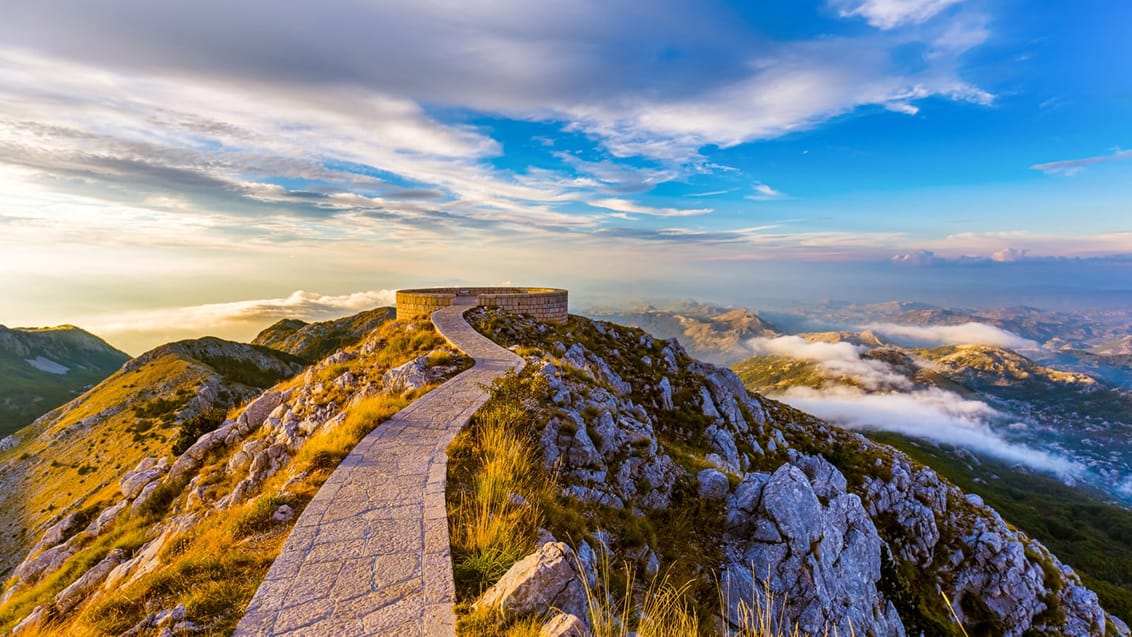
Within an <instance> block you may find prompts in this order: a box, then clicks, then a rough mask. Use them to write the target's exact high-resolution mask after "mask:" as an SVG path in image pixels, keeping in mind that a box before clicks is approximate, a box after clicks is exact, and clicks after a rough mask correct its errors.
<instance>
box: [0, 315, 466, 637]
mask: <svg viewBox="0 0 1132 637" xmlns="http://www.w3.org/2000/svg"><path fill="white" fill-rule="evenodd" d="M355 324H356V325H358V326H361V327H359V328H358V329H359V330H364V328H365V325H366V324H368V320H366V319H364V318H361V319H359V320H358V321H357V322H356V323H355ZM346 340H349V339H348V338H347V339H346ZM352 341H353V342H348V343H347V345H346V347H345V348H343V349H338V350H337V351H335V352H334V353H333V354H332V355H330V356H328V357H326V358H324V359H323V360H321V361H319V362H318V363H317V364H315V365H312V366H307V365H305V364H304V363H303V362H302V361H301V360H300V359H298V358H296V357H294V356H291V355H289V354H285V353H282V352H278V351H275V350H272V349H269V348H267V347H263V346H251V345H246V344H240V343H232V342H228V341H222V340H220V339H215V338H205V339H198V340H193V341H181V342H178V343H172V344H169V345H165V346H162V347H159V348H157V349H155V350H153V351H151V352H147V353H146V354H143V355H142V356H139V357H138V358H136V359H134V360H132V361H130V363H129V364H128V365H126V366H125V367H124V368H123V369H122V370H121V371H120V372H119V373H118V374H115V375H114V376H112V377H111V378H109V379H107V380H106V381H104V382H103V383H101V384H100V385H98V386H97V387H95V388H94V389H93V390H91V391H90V392H88V393H86V394H84V395H83V396H82V397H80V398H78V399H76V400H75V401H73V402H71V403H69V404H67V405H65V406H64V407H61V408H60V409H58V410H56V411H54V412H52V413H50V414H48V415H46V416H44V417H43V418H41V419H40V420H38V421H37V422H36V423H35V424H34V425H32V426H31V427H29V428H26V429H24V430H22V431H21V432H20V433H19V435H18V437H17V438H14V439H13V441H14V443H13V444H12V445H11V446H10V447H9V448H8V449H6V450H5V451H3V452H2V453H0V480H3V482H4V489H3V493H2V497H3V498H4V499H3V501H2V504H3V506H4V508H5V512H6V515H5V516H3V523H4V525H5V529H4V530H5V534H4V536H3V537H2V541H3V549H4V550H3V551H2V555H3V556H4V557H5V559H6V562H5V563H4V565H3V568H4V570H5V572H6V573H7V575H8V576H7V579H6V582H5V584H4V592H3V594H2V596H0V630H10V631H14V632H15V633H22V632H25V631H31V632H32V633H35V632H36V631H41V632H42V633H43V634H75V635H83V634H98V635H118V634H129V635H151V634H152V635H156V634H159V633H160V634H163V635H168V634H198V633H210V634H211V633H214V632H216V631H219V632H222V633H223V632H229V631H230V630H231V629H232V627H233V626H234V625H235V622H236V621H237V620H238V619H239V616H240V614H241V613H242V611H243V607H244V606H245V605H246V604H247V601H248V600H249V599H250V598H251V595H252V593H253V592H254V590H255V587H256V585H257V584H258V581H259V580H260V579H262V577H263V575H264V573H265V572H266V570H267V568H268V566H270V564H271V561H272V559H273V557H274V555H275V552H276V551H278V548H279V545H280V544H281V542H282V539H283V538H285V537H286V534H287V531H288V530H289V528H290V525H291V524H293V522H294V518H295V517H296V514H297V513H298V512H301V510H302V508H303V507H304V506H305V504H306V502H308V501H309V499H310V497H311V496H313V494H314V493H315V492H316V491H317V488H318V486H319V485H320V484H321V482H322V481H324V480H325V479H326V477H327V476H328V475H329V472H330V471H331V470H332V469H333V468H334V466H336V465H337V463H338V462H339V461H340V460H341V459H342V458H343V457H345V454H346V452H348V451H349V448H351V447H352V446H353V444H354V443H356V442H357V440H358V439H360V437H361V436H362V435H364V433H365V432H367V431H368V430H369V429H371V428H372V427H373V426H375V425H376V424H378V423H379V422H380V421H381V420H383V419H385V418H387V417H388V416H389V415H391V414H392V413H394V412H396V410H397V409H399V408H400V407H402V406H404V405H406V404H408V402H410V401H411V400H412V398H413V397H414V396H415V395H416V393H417V392H419V391H423V390H424V389H427V387H429V386H431V385H432V384H435V383H436V382H437V381H438V380H440V379H442V378H444V377H446V376H448V375H451V374H453V373H456V372H457V371H459V369H461V368H462V367H463V365H464V363H463V361H462V359H461V358H460V357H459V356H458V355H456V354H455V353H453V352H451V351H448V350H447V349H446V348H445V346H444V343H443V340H442V339H440V338H439V337H438V336H437V335H436V334H435V332H434V331H433V330H432V328H431V325H430V324H428V323H427V322H425V323H412V322H410V323H398V324H396V325H395V326H392V327H390V328H389V329H386V330H382V329H380V328H378V329H374V330H365V331H363V332H361V333H358V332H355V333H354V335H353V338H352Z"/></svg>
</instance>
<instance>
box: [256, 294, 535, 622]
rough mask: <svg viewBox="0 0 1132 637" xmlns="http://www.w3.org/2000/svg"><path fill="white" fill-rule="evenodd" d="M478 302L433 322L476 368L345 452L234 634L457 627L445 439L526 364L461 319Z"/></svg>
mask: <svg viewBox="0 0 1132 637" xmlns="http://www.w3.org/2000/svg"><path fill="white" fill-rule="evenodd" d="M474 299H475V297H471V298H470V299H468V300H469V301H471V302H474ZM469 307H470V306H469V305H454V306H451V307H446V308H442V309H440V310H437V311H436V312H434V313H433V315H432V322H433V323H434V324H435V325H436V327H437V329H438V330H439V331H440V333H441V334H443V335H444V337H445V338H447V339H448V341H449V342H451V343H452V344H453V345H455V346H456V347H458V348H459V349H460V350H462V351H463V352H464V353H466V354H468V355H469V356H471V357H473V358H474V359H475V361H476V364H475V366H474V367H473V368H472V369H469V370H467V371H465V372H463V373H462V374H460V375H458V376H456V377H455V378H452V379H451V380H449V381H448V382H446V383H444V384H443V385H441V386H440V387H437V388H436V389H434V390H432V391H431V392H429V393H428V394H425V395H424V396H423V397H421V398H419V399H417V400H416V401H414V402H413V403H412V404H411V405H409V406H408V407H406V408H405V409H402V410H401V411H399V412H398V413H397V414H396V415H394V416H393V418H391V419H389V420H388V421H387V422H385V423H384V424H382V425H381V426H380V427H378V428H377V429H375V430H374V431H373V432H372V433H370V434H369V435H368V436H366V437H365V438H364V439H363V440H362V441H361V442H360V443H358V446H357V447H355V448H354V450H353V451H352V452H350V455H349V456H347V457H346V459H345V460H343V461H342V464H341V465H339V466H338V468H337V469H336V470H335V471H334V473H333V474H331V476H330V478H329V479H328V480H327V481H326V484H324V485H323V486H322V488H321V489H320V490H319V492H318V493H317V494H316V495H315V497H314V499H313V500H311V502H310V504H308V505H307V508H306V509H305V510H304V511H303V514H302V515H301V516H299V519H298V521H297V522H296V523H295V528H294V529H293V530H292V531H291V535H290V536H289V537H288V538H287V541H286V543H285V544H284V545H283V550H282V551H281V552H280V554H279V557H278V558H276V559H275V562H274V564H272V566H271V570H270V571H268V573H267V577H266V578H265V579H264V581H263V583H262V584H261V585H260V587H259V590H257V591H256V594H255V597H253V598H252V601H251V604H249V606H248V610H247V613H246V614H245V615H244V618H243V619H242V620H240V624H239V626H237V628H236V632H235V634H236V635H240V636H250V635H272V636H284V635H286V636H298V635H311V636H316V635H317V636H323V635H327V636H331V637H347V636H351V635H390V636H397V637H401V636H414V637H415V636H422V637H423V636H425V635H438V636H439V635H444V636H449V637H450V636H452V635H454V634H455V622H456V618H455V614H454V612H453V601H454V597H455V592H454V587H453V583H452V560H451V555H450V554H449V544H448V519H447V514H446V511H445V506H444V482H445V476H446V473H447V466H448V456H447V449H448V445H449V443H451V442H452V439H453V438H454V437H455V436H456V434H457V433H458V432H459V431H460V429H462V428H463V427H464V425H466V424H467V422H468V420H469V419H470V418H471V417H472V414H474V413H475V412H476V410H477V409H479V408H480V407H481V406H482V405H483V403H484V402H485V401H486V400H487V393H486V392H485V391H483V390H482V389H481V386H483V385H487V384H489V383H490V382H491V381H492V380H493V379H495V378H497V377H499V376H501V375H503V374H504V373H505V372H507V371H508V370H510V369H518V368H520V367H522V365H523V361H522V359H521V358H519V357H518V356H516V355H515V354H513V353H511V352H509V351H507V350H505V349H503V348H501V347H499V346H498V345H496V344H495V343H492V342H491V341H490V340H488V339H487V338H485V337H484V336H482V335H480V334H479V333H477V332H476V331H475V330H473V329H472V328H471V326H469V325H468V324H467V322H465V321H464V318H463V313H464V311H465V310H467V309H468V308H469Z"/></svg>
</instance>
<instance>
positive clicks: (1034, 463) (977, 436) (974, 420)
mask: <svg viewBox="0 0 1132 637" xmlns="http://www.w3.org/2000/svg"><path fill="white" fill-rule="evenodd" d="M778 398H780V399H781V400H784V401H785V402H787V403H789V404H790V405H792V406H794V407H797V408H798V409H801V410H803V411H806V412H809V413H811V414H814V415H816V416H818V417H820V418H825V419H827V420H830V421H832V422H835V423H837V424H839V425H842V426H845V427H849V428H853V429H881V430H885V431H894V432H897V433H901V434H905V435H908V436H912V437H915V438H921V439H925V440H930V441H932V442H936V443H942V444H949V445H956V446H960V447H966V448H968V449H973V450H976V451H979V452H982V453H986V454H988V455H990V456H993V457H996V458H999V459H1001V460H1005V461H1007V462H1010V463H1018V464H1023V465H1026V466H1029V467H1033V468H1035V469H1039V470H1042V471H1047V472H1052V473H1055V474H1057V475H1059V476H1063V477H1079V476H1081V475H1082V474H1084V473H1085V468H1084V467H1083V466H1082V465H1080V464H1079V463H1076V462H1073V461H1071V460H1068V459H1066V458H1063V457H1060V456H1056V455H1054V454H1050V453H1047V452H1045V451H1039V450H1036V449H1033V448H1030V447H1028V446H1025V445H1022V444H1017V443H1014V442H1010V441H1008V440H1006V439H1004V438H1003V437H1002V436H1000V435H998V434H996V433H995V432H994V431H993V430H992V429H991V428H990V427H989V426H988V424H987V421H988V420H990V419H994V418H998V417H1001V414H1000V413H999V412H997V411H996V410H994V409H993V408H992V407H990V406H989V405H987V404H986V403H984V402H981V401H978V400H969V399H965V398H962V397H960V396H959V395H957V394H954V393H952V392H948V391H944V390H941V389H938V388H931V389H924V390H916V391H913V392H907V393H872V394H870V393H865V392H863V391H861V390H859V389H856V388H852V387H844V386H839V387H834V388H831V389H827V390H824V391H815V390H812V389H809V388H803V387H796V388H792V389H791V390H789V391H788V392H786V393H785V394H784V395H782V396H779V397H778Z"/></svg>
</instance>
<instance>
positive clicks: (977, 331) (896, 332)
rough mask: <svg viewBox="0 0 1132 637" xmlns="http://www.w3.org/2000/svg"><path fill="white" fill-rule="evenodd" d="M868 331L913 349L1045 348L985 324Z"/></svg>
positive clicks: (883, 327) (878, 325) (879, 326)
mask: <svg viewBox="0 0 1132 637" xmlns="http://www.w3.org/2000/svg"><path fill="white" fill-rule="evenodd" d="M867 328H868V329H870V330H872V331H873V332H875V333H877V334H879V335H880V336H881V337H883V338H887V339H889V340H891V341H893V342H895V343H898V344H901V345H908V346H913V347H935V346H939V345H991V346H995V347H1006V348H1009V349H1015V350H1035V349H1039V348H1040V347H1041V346H1040V345H1038V343H1036V342H1034V341H1032V340H1030V339H1028V338H1022V337H1021V336H1018V335H1017V334H1014V333H1012V332H1008V331H1007V330H1004V329H1001V328H998V327H995V326H993V325H986V324H984V323H974V322H971V323H964V324H962V325H929V326H918V325H897V324H895V323H874V324H872V325H868V326H867Z"/></svg>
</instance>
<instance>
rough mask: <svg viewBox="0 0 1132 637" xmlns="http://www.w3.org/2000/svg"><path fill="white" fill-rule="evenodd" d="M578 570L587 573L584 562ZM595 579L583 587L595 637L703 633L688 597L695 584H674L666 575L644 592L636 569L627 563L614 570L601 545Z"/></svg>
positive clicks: (584, 580) (695, 635)
mask: <svg viewBox="0 0 1132 637" xmlns="http://www.w3.org/2000/svg"><path fill="white" fill-rule="evenodd" d="M578 570H579V571H580V572H585V568H584V567H583V566H582V564H581V563H579V564H578ZM593 576H594V579H593V582H591V581H590V580H589V579H588V578H587V577H583V578H582V584H583V588H584V590H585V594H586V602H587V606H588V607H589V617H588V619H589V622H590V626H591V627H592V632H593V635H594V637H628V636H629V635H636V636H637V637H698V636H699V635H700V634H701V630H700V620H699V616H698V614H697V613H696V609H695V604H694V602H693V600H692V599H691V596H690V595H689V592H690V591H691V587H692V582H686V583H684V584H680V585H676V584H673V582H672V580H671V578H670V577H669V574H668V573H666V574H665V575H664V576H662V577H658V578H654V579H653V580H652V581H651V582H649V584H648V586H647V587H645V590H644V591H643V593H641V592H640V591H639V590H638V584H637V581H636V580H637V578H636V568H634V567H633V565H632V564H630V563H628V562H624V563H622V564H621V566H620V568H617V569H615V568H614V567H613V565H612V562H611V559H610V556H609V552H608V551H606V550H605V549H604V547H603V546H601V545H599V550H598V551H597V561H596V563H595V564H594V565H593ZM615 593H620V594H619V595H615Z"/></svg>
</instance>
